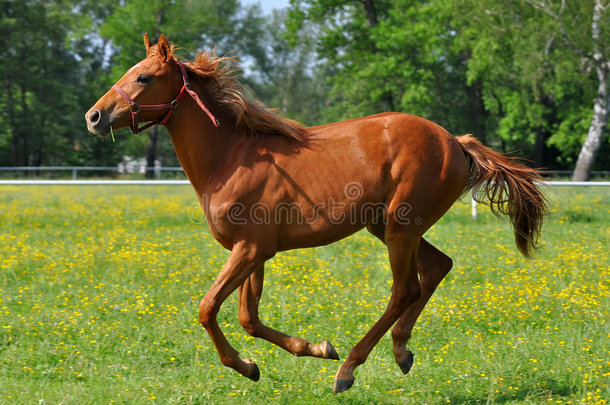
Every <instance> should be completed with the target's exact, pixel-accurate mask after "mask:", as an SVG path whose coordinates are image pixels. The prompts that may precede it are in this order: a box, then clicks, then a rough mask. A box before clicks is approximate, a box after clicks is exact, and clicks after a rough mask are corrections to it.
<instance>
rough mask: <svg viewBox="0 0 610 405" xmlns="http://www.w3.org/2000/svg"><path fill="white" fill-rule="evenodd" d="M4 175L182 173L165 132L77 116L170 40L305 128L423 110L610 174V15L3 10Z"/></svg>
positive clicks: (577, 7)
mask: <svg viewBox="0 0 610 405" xmlns="http://www.w3.org/2000/svg"><path fill="white" fill-rule="evenodd" d="M0 3H1V4H2V11H1V13H2V14H1V17H0V30H1V36H0V41H2V44H1V46H0V55H1V56H0V58H1V62H0V70H1V74H2V79H3V80H2V85H3V91H2V93H1V96H0V106H1V114H0V165H2V166H11V165H12V166H27V165H93V166H97V165H99V166H107V165H115V164H116V163H117V162H118V161H120V160H121V159H122V157H123V156H124V155H130V156H135V157H146V158H147V160H148V162H149V164H150V165H152V162H154V160H155V159H159V160H161V161H162V163H163V164H164V165H177V164H178V163H177V161H176V158H175V155H174V152H173V149H172V147H171V143H170V141H169V137H168V135H167V133H166V132H165V129H164V128H157V129H155V130H149V131H148V132H146V133H145V134H143V135H130V134H128V133H127V132H121V133H117V134H115V138H116V142H112V141H111V140H110V139H100V138H97V137H95V136H93V135H90V134H89V133H88V132H87V129H86V126H85V122H84V119H83V116H84V113H85V111H87V109H88V108H89V107H90V106H91V105H92V104H93V102H95V100H96V99H97V98H99V97H100V96H101V95H102V94H103V93H104V92H106V91H107V90H108V89H109V88H110V86H111V85H112V84H113V83H114V82H115V81H116V80H117V79H118V78H119V77H120V76H121V75H122V74H123V72H124V71H125V70H126V69H128V68H129V67H130V66H131V65H133V64H135V63H136V62H137V61H138V60H140V59H142V58H143V57H144V56H145V51H144V47H143V44H142V34H143V33H144V32H148V33H149V35H150V37H151V39H152V40H153V41H155V40H156V38H158V36H159V35H160V34H161V33H164V34H165V35H166V36H167V37H168V38H169V39H170V40H171V41H173V42H174V43H176V44H177V45H179V46H180V47H181V48H180V49H179V51H178V53H179V54H180V55H181V56H183V57H186V58H192V57H193V56H194V55H195V53H196V52H197V51H200V50H203V49H208V48H212V47H215V48H216V49H217V53H219V54H229V55H233V56H237V57H238V58H239V61H240V63H241V65H242V67H244V71H243V72H242V77H241V80H242V82H244V84H246V85H247V86H248V87H249V88H251V89H252V91H253V93H254V94H256V97H257V98H259V99H260V100H261V101H263V102H264V103H265V104H267V105H268V106H270V107H274V108H277V109H278V110H279V111H280V112H281V113H282V114H283V115H285V116H288V117H290V118H294V119H297V120H300V121H302V122H304V123H306V124H309V125H315V124H321V123H325V122H331V121H337V120H341V119H347V118H353V117H357V116H362V115H368V114H373V113H377V112H381V111H404V112H409V113H413V114H417V115H420V116H423V117H426V118H428V119H431V120H433V121H435V122H438V123H439V124H441V125H443V126H444V127H446V128H447V129H448V130H449V131H451V132H452V133H454V134H463V133H473V134H474V135H475V136H477V137H478V138H479V139H480V140H482V141H483V142H485V143H486V144H488V145H490V146H492V147H494V148H496V149H498V150H501V151H505V152H512V153H513V154H515V155H517V156H520V157H523V158H526V159H528V160H530V161H531V164H532V165H536V166H540V167H546V168H548V169H568V170H576V172H575V179H580V180H582V179H588V177H589V175H590V171H591V170H592V169H598V170H602V169H606V170H608V168H609V167H610V153H608V152H609V151H610V145H609V142H608V136H607V130H606V128H607V122H608V110H609V105H610V99H609V98H610V96H609V95H610V92H609V87H610V54H609V53H610V52H609V50H610V40H609V39H610V38H609V37H610V33H609V30H608V28H607V27H610V5H608V4H607V1H605V2H604V1H602V0H563V1H562V0H556V1H552V0H545V1H542V0H513V1H504V2H498V1H495V0H429V1H416V0H292V1H291V6H290V7H289V8H288V9H287V10H282V11H278V12H275V13H274V14H273V15H272V16H269V15H264V14H263V13H262V11H261V9H260V8H259V7H258V6H244V5H242V4H241V3H240V2H239V1H238V0H223V1H216V0H200V1H191V0H123V1H119V2H117V1H114V0H95V1H94V0H63V1H58V0H0Z"/></svg>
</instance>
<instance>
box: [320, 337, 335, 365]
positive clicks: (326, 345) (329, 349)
mask: <svg viewBox="0 0 610 405" xmlns="http://www.w3.org/2000/svg"><path fill="white" fill-rule="evenodd" d="M319 346H320V349H321V350H322V358H324V359H330V360H339V353H337V350H335V348H334V346H333V345H332V344H331V343H330V342H329V341H328V340H323V341H322V342H321V343H320V345H319Z"/></svg>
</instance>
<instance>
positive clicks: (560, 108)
mask: <svg viewBox="0 0 610 405" xmlns="http://www.w3.org/2000/svg"><path fill="white" fill-rule="evenodd" d="M457 4H458V7H459V8H460V9H462V10H468V11H467V12H466V13H464V16H463V17H464V18H463V21H462V22H461V23H460V24H459V26H460V27H461V29H462V31H461V37H462V41H464V47H465V48H467V49H471V50H472V55H471V57H470V58H469V61H468V78H469V80H471V81H472V80H478V81H479V82H481V83H482V84H483V88H484V89H483V96H484V101H485V105H486V108H487V110H488V111H489V112H490V113H491V116H492V117H495V119H496V122H497V124H496V125H495V126H496V127H497V128H498V133H499V135H500V137H501V139H502V141H503V142H506V143H508V144H509V147H510V146H512V147H515V146H516V147H517V148H528V145H530V147H533V149H534V150H533V151H531V156H532V157H533V158H534V160H535V161H536V162H537V164H538V165H543V163H545V161H546V165H548V164H550V165H554V164H557V165H560V167H561V166H567V167H573V166H572V165H573V160H574V157H575V155H577V154H578V149H580V155H579V158H578V162H577V164H576V170H575V173H574V179H575V180H583V179H588V178H589V174H590V171H591V169H592V167H593V162H594V160H595V156H596V154H597V151H598V150H599V147H600V145H601V143H602V140H603V128H604V126H605V125H606V124H607V116H608V102H607V99H608V93H607V81H608V65H609V62H608V38H607V32H606V31H605V30H604V29H603V28H602V27H604V26H608V22H610V21H608V14H607V12H606V7H604V6H602V5H601V3H600V2H599V1H598V0H586V1H578V2H577V1H567V0H558V1H554V0H520V1H514V2H508V3H498V2H496V1H492V0H477V1H472V0H458V3H457ZM596 27H597V28H596ZM597 59H599V60H597ZM591 71H595V72H596V73H597V75H594V74H591ZM596 88H597V91H596ZM592 99H594V102H593V107H594V108H593V111H592V110H591V109H590V107H589V108H583V105H586V104H589V105H590V102H591V101H590V100H592ZM604 100H606V101H604ZM591 117H593V118H591ZM586 121H589V124H586ZM587 126H588V128H589V129H588V131H587V128H586V127H587ZM586 132H588V134H589V135H588V136H587V137H586V140H585V141H584V144H583V137H581V136H580V134H584V133H586ZM516 142H517V143H516ZM511 144H512V145H511ZM549 148H556V149H549ZM549 154H557V155H558V156H557V157H556V159H557V161H556V162H552V161H550V162H549V161H548V159H549V156H545V155H549Z"/></svg>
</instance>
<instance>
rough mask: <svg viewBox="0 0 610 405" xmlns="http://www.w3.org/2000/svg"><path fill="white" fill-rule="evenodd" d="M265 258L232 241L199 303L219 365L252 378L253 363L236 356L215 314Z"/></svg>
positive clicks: (254, 249) (255, 370)
mask: <svg viewBox="0 0 610 405" xmlns="http://www.w3.org/2000/svg"><path fill="white" fill-rule="evenodd" d="M268 257H270V256H269V255H267V256H265V255H263V254H261V252H260V249H258V248H257V246H254V245H246V244H245V243H238V244H236V245H235V246H234V247H233V250H232V251H231V255H230V256H229V260H228V261H227V263H226V264H225V265H224V267H223V269H222V271H221V272H220V274H219V275H218V278H216V281H214V284H213V285H212V287H211V288H210V290H209V291H208V292H207V294H206V295H205V296H204V297H203V299H202V300H201V303H200V304H199V322H200V323H201V325H203V327H204V328H205V329H206V330H207V332H208V334H209V335H210V337H211V338H212V342H214V346H216V351H217V352H218V355H219V356H220V361H221V362H222V364H224V365H225V366H227V367H231V368H233V369H234V370H235V371H237V372H238V373H240V374H241V375H243V376H245V377H248V378H250V379H252V380H254V381H258V379H259V378H260V371H259V369H258V367H257V365H256V364H254V362H252V361H251V360H249V359H245V360H241V359H240V358H239V353H238V352H237V350H235V349H234V348H233V347H232V346H231V345H230V344H229V342H228V341H227V338H226V337H225V336H224V334H223V333H222V331H221V329H220V327H219V326H218V321H217V320H216V316H217V314H218V311H219V310H220V306H221V305H222V303H223V302H224V300H225V299H226V298H227V297H228V296H229V295H230V294H231V293H232V292H233V291H235V290H236V289H237V287H239V286H240V285H242V284H243V283H244V281H245V280H246V279H247V278H248V277H249V276H250V274H251V273H252V272H253V271H254V270H255V269H256V268H257V267H259V266H262V264H263V263H264V262H265V260H266V259H267V258H268Z"/></svg>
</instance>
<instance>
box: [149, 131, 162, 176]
mask: <svg viewBox="0 0 610 405" xmlns="http://www.w3.org/2000/svg"><path fill="white" fill-rule="evenodd" d="M146 134H147V135H148V144H147V145H146V178H147V179H152V178H153V177H155V171H154V170H153V168H154V167H155V160H157V139H158V137H159V127H158V126H156V125H155V126H153V127H152V128H150V129H149V130H148V131H147V132H146Z"/></svg>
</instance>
